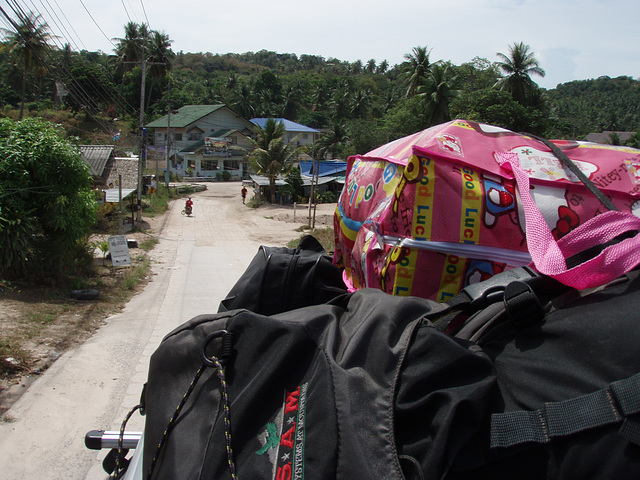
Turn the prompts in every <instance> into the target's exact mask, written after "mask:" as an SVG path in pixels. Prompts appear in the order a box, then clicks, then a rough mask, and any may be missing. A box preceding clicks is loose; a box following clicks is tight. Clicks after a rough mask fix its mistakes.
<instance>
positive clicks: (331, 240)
mask: <svg viewBox="0 0 640 480" xmlns="http://www.w3.org/2000/svg"><path fill="white" fill-rule="evenodd" d="M305 235H313V236H314V237H316V238H317V239H318V241H319V242H320V244H321V245H322V247H323V248H324V251H325V252H327V253H333V251H334V250H335V248H336V243H335V237H334V235H333V227H324V228H316V229H315V230H314V231H312V232H308V233H305V234H304V235H300V236H299V237H298V238H294V239H293V240H291V241H290V242H289V243H288V244H287V246H288V247H289V248H296V247H297V246H298V243H299V242H300V239H301V238H302V237H304V236H305Z"/></svg>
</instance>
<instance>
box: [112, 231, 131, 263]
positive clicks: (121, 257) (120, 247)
mask: <svg viewBox="0 0 640 480" xmlns="http://www.w3.org/2000/svg"><path fill="white" fill-rule="evenodd" d="M108 241H109V252H111V263H112V264H113V266H114V267H120V266H122V265H131V257H129V245H128V244H127V237H126V236H124V235H115V236H113V237H109V240H108Z"/></svg>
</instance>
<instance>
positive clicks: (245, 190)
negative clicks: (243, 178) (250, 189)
mask: <svg viewBox="0 0 640 480" xmlns="http://www.w3.org/2000/svg"><path fill="white" fill-rule="evenodd" d="M240 193H241V194H242V204H243V205H244V201H245V199H246V198H247V187H245V186H244V185H242V190H241V191H240Z"/></svg>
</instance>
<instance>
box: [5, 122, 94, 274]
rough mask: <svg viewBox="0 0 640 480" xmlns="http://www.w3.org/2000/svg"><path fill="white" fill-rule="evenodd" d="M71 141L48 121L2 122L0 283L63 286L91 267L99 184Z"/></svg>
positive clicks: (59, 128)
mask: <svg viewBox="0 0 640 480" xmlns="http://www.w3.org/2000/svg"><path fill="white" fill-rule="evenodd" d="M65 137H66V134H65V132H64V131H63V130H62V128H61V127H57V126H54V125H53V124H51V123H49V122H46V121H44V120H40V119H36V118H28V119H25V120H22V121H18V122H15V121H13V120H10V119H6V118H5V119H1V120H0V278H2V277H5V278H26V277H29V278H35V279H43V280H44V279H53V280H54V281H59V280H60V278H62V277H63V276H64V275H65V273H67V274H69V273H73V272H74V271H75V269H76V268H78V267H81V266H84V265H83V264H82V263H81V262H82V260H83V259H85V260H86V259H87V256H88V259H89V261H90V258H91V256H90V255H87V252H88V250H87V249H86V248H85V247H86V241H87V238H88V235H89V233H90V231H91V227H92V226H93V225H94V224H95V222H96V211H97V202H96V200H95V196H94V194H93V192H92V191H91V186H92V183H93V179H92V177H91V174H90V172H89V167H88V166H87V165H86V164H85V163H84V162H83V161H82V159H81V157H80V152H79V151H78V149H77V148H76V147H74V146H73V145H72V144H70V143H69V142H68V141H67V140H66V139H65ZM61 179H63V180H64V181H61Z"/></svg>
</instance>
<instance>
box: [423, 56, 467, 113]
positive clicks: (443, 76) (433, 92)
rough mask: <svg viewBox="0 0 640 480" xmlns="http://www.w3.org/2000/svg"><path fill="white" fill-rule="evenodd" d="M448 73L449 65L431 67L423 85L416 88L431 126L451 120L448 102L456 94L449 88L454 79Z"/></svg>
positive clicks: (439, 64)
mask: <svg viewBox="0 0 640 480" xmlns="http://www.w3.org/2000/svg"><path fill="white" fill-rule="evenodd" d="M449 71H450V70H449V64H441V63H437V64H434V65H432V66H431V69H430V70H429V73H428V75H427V80H426V82H425V84H424V85H422V86H420V87H418V95H419V96H420V98H421V99H422V101H423V103H424V106H425V113H426V116H427V119H428V121H429V123H430V124H431V125H436V124H439V123H444V122H447V121H449V120H451V116H450V115H449V102H450V101H451V100H453V98H455V97H456V95H457V94H458V92H457V91H456V90H453V89H452V88H451V83H455V78H450V73H449Z"/></svg>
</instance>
